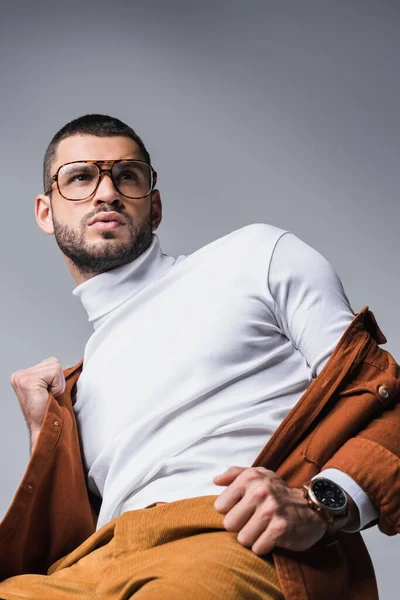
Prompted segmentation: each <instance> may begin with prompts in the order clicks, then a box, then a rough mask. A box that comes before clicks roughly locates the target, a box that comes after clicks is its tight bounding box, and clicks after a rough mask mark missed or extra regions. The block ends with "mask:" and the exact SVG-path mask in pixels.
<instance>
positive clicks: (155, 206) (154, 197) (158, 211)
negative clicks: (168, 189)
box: [151, 190, 162, 231]
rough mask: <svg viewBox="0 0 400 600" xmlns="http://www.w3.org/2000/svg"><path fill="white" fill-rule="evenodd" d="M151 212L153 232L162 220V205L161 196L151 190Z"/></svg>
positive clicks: (156, 191)
mask: <svg viewBox="0 0 400 600" xmlns="http://www.w3.org/2000/svg"><path fill="white" fill-rule="evenodd" d="M151 212H152V224H151V226H152V229H153V231H155V230H156V229H157V228H158V226H159V224H160V223H161V219H162V203H161V195H160V192H159V191H158V190H153V191H152V192H151Z"/></svg>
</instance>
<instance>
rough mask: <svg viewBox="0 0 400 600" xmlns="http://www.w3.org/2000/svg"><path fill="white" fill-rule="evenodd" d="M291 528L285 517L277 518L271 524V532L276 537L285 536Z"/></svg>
mask: <svg viewBox="0 0 400 600" xmlns="http://www.w3.org/2000/svg"><path fill="white" fill-rule="evenodd" d="M288 529H289V525H288V522H287V521H286V520H285V519H275V520H274V522H273V523H272V524H271V533H272V535H273V537H274V538H280V537H282V536H284V535H285V534H286V533H287V532H288Z"/></svg>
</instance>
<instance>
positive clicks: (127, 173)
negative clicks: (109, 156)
mask: <svg viewBox="0 0 400 600" xmlns="http://www.w3.org/2000/svg"><path fill="white" fill-rule="evenodd" d="M118 179H137V175H136V174H135V173H132V171H122V173H120V174H119V175H118Z"/></svg>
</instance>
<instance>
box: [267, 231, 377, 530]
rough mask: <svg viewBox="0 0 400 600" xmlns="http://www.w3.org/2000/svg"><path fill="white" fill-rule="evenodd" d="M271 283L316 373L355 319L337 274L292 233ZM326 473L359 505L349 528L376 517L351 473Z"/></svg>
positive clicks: (281, 314)
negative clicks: (353, 524)
mask: <svg viewBox="0 0 400 600" xmlns="http://www.w3.org/2000/svg"><path fill="white" fill-rule="evenodd" d="M268 283H269V289H270V292H271V295H272V297H273V299H274V303H275V307H274V308H275V317H276V319H277V321H278V324H279V326H280V328H281V330H282V333H283V334H284V335H285V336H286V337H288V338H289V339H290V340H291V342H292V343H293V345H294V346H295V348H297V349H298V350H299V351H300V352H301V354H302V355H303V357H304V360H305V361H306V363H307V365H308V366H309V368H310V370H311V375H312V377H313V378H315V377H317V375H319V373H320V372H321V371H322V369H323V367H324V366H325V364H326V362H327V361H328V360H329V358H330V355H331V353H332V351H333V350H334V348H335V346H336V345H337V343H338V341H339V339H340V337H341V336H342V334H343V333H344V331H345V330H346V329H347V327H348V325H349V324H350V323H351V321H352V320H353V318H354V312H353V310H352V309H351V306H350V303H349V300H348V298H347V296H346V294H345V291H344V288H343V285H342V283H341V281H340V279H339V276H338V275H337V273H336V271H335V270H334V268H333V267H332V265H331V264H330V263H329V262H328V261H327V260H326V259H325V258H324V257H323V256H322V255H321V254H320V253H319V252H317V251H316V250H314V249H313V248H311V247H310V246H309V245H307V244H306V243H304V242H303V241H301V240H300V239H299V238H298V237H296V236H295V235H293V234H292V233H289V232H288V233H285V234H283V235H282V236H281V237H280V238H279V240H278V241H277V243H276V245H275V249H274V253H273V256H272V259H271V264H270V269H269V278H268ZM324 476H326V477H328V479H331V480H332V481H335V482H336V483H338V485H340V486H341V487H343V489H344V490H345V491H346V492H347V493H348V494H349V495H350V496H351V498H352V499H353V500H354V502H355V504H356V505H357V508H358V510H359V515H360V522H359V523H358V524H356V526H355V527H352V528H348V529H346V531H348V532H352V531H358V530H360V529H362V528H364V527H365V526H366V525H368V523H370V522H371V521H373V520H374V519H376V518H377V516H378V513H377V511H376V509H375V507H374V505H373V504H372V502H371V501H370V500H369V498H368V496H367V495H366V494H365V492H364V491H363V490H362V489H361V488H360V487H359V486H358V484H357V483H356V482H355V481H354V480H353V479H352V478H351V477H349V476H348V475H347V476H346V474H345V473H343V472H341V471H339V470H338V469H330V470H329V472H327V473H324Z"/></svg>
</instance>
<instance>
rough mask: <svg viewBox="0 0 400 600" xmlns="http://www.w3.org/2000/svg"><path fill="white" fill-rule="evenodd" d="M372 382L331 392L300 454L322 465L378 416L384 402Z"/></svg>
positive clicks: (320, 466) (319, 465) (309, 460)
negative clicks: (332, 396) (328, 404)
mask: <svg viewBox="0 0 400 600" xmlns="http://www.w3.org/2000/svg"><path fill="white" fill-rule="evenodd" d="M378 390H379V387H378V388H377V386H376V385H375V384H373V385H371V386H368V385H365V386H362V387H351V388H350V387H349V388H346V389H344V390H343V391H340V392H338V393H336V394H335V397H334V398H332V399H331V401H333V402H334V405H333V406H332V404H331V408H330V409H329V410H328V411H327V412H326V414H325V415H322V419H321V420H320V421H319V423H318V425H316V427H315V428H314V429H313V431H311V433H310V434H309V435H308V437H307V439H306V440H305V442H304V445H303V451H302V454H303V458H304V459H305V460H307V461H308V462H311V463H313V464H315V465H317V466H318V467H319V468H322V467H323V465H324V464H325V463H326V462H327V461H328V460H329V459H330V458H331V457H332V456H333V455H334V454H335V452H337V450H338V449H339V448H340V447H341V446H343V444H345V443H346V442H347V440H348V439H350V438H352V437H354V436H355V435H357V433H359V431H361V430H362V429H363V428H364V427H365V426H366V425H367V424H368V423H369V422H370V421H371V420H372V419H374V418H376V417H378V416H379V415H380V414H381V412H382V410H383V408H384V405H383V403H382V398H381V396H380V393H379V391H378Z"/></svg>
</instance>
